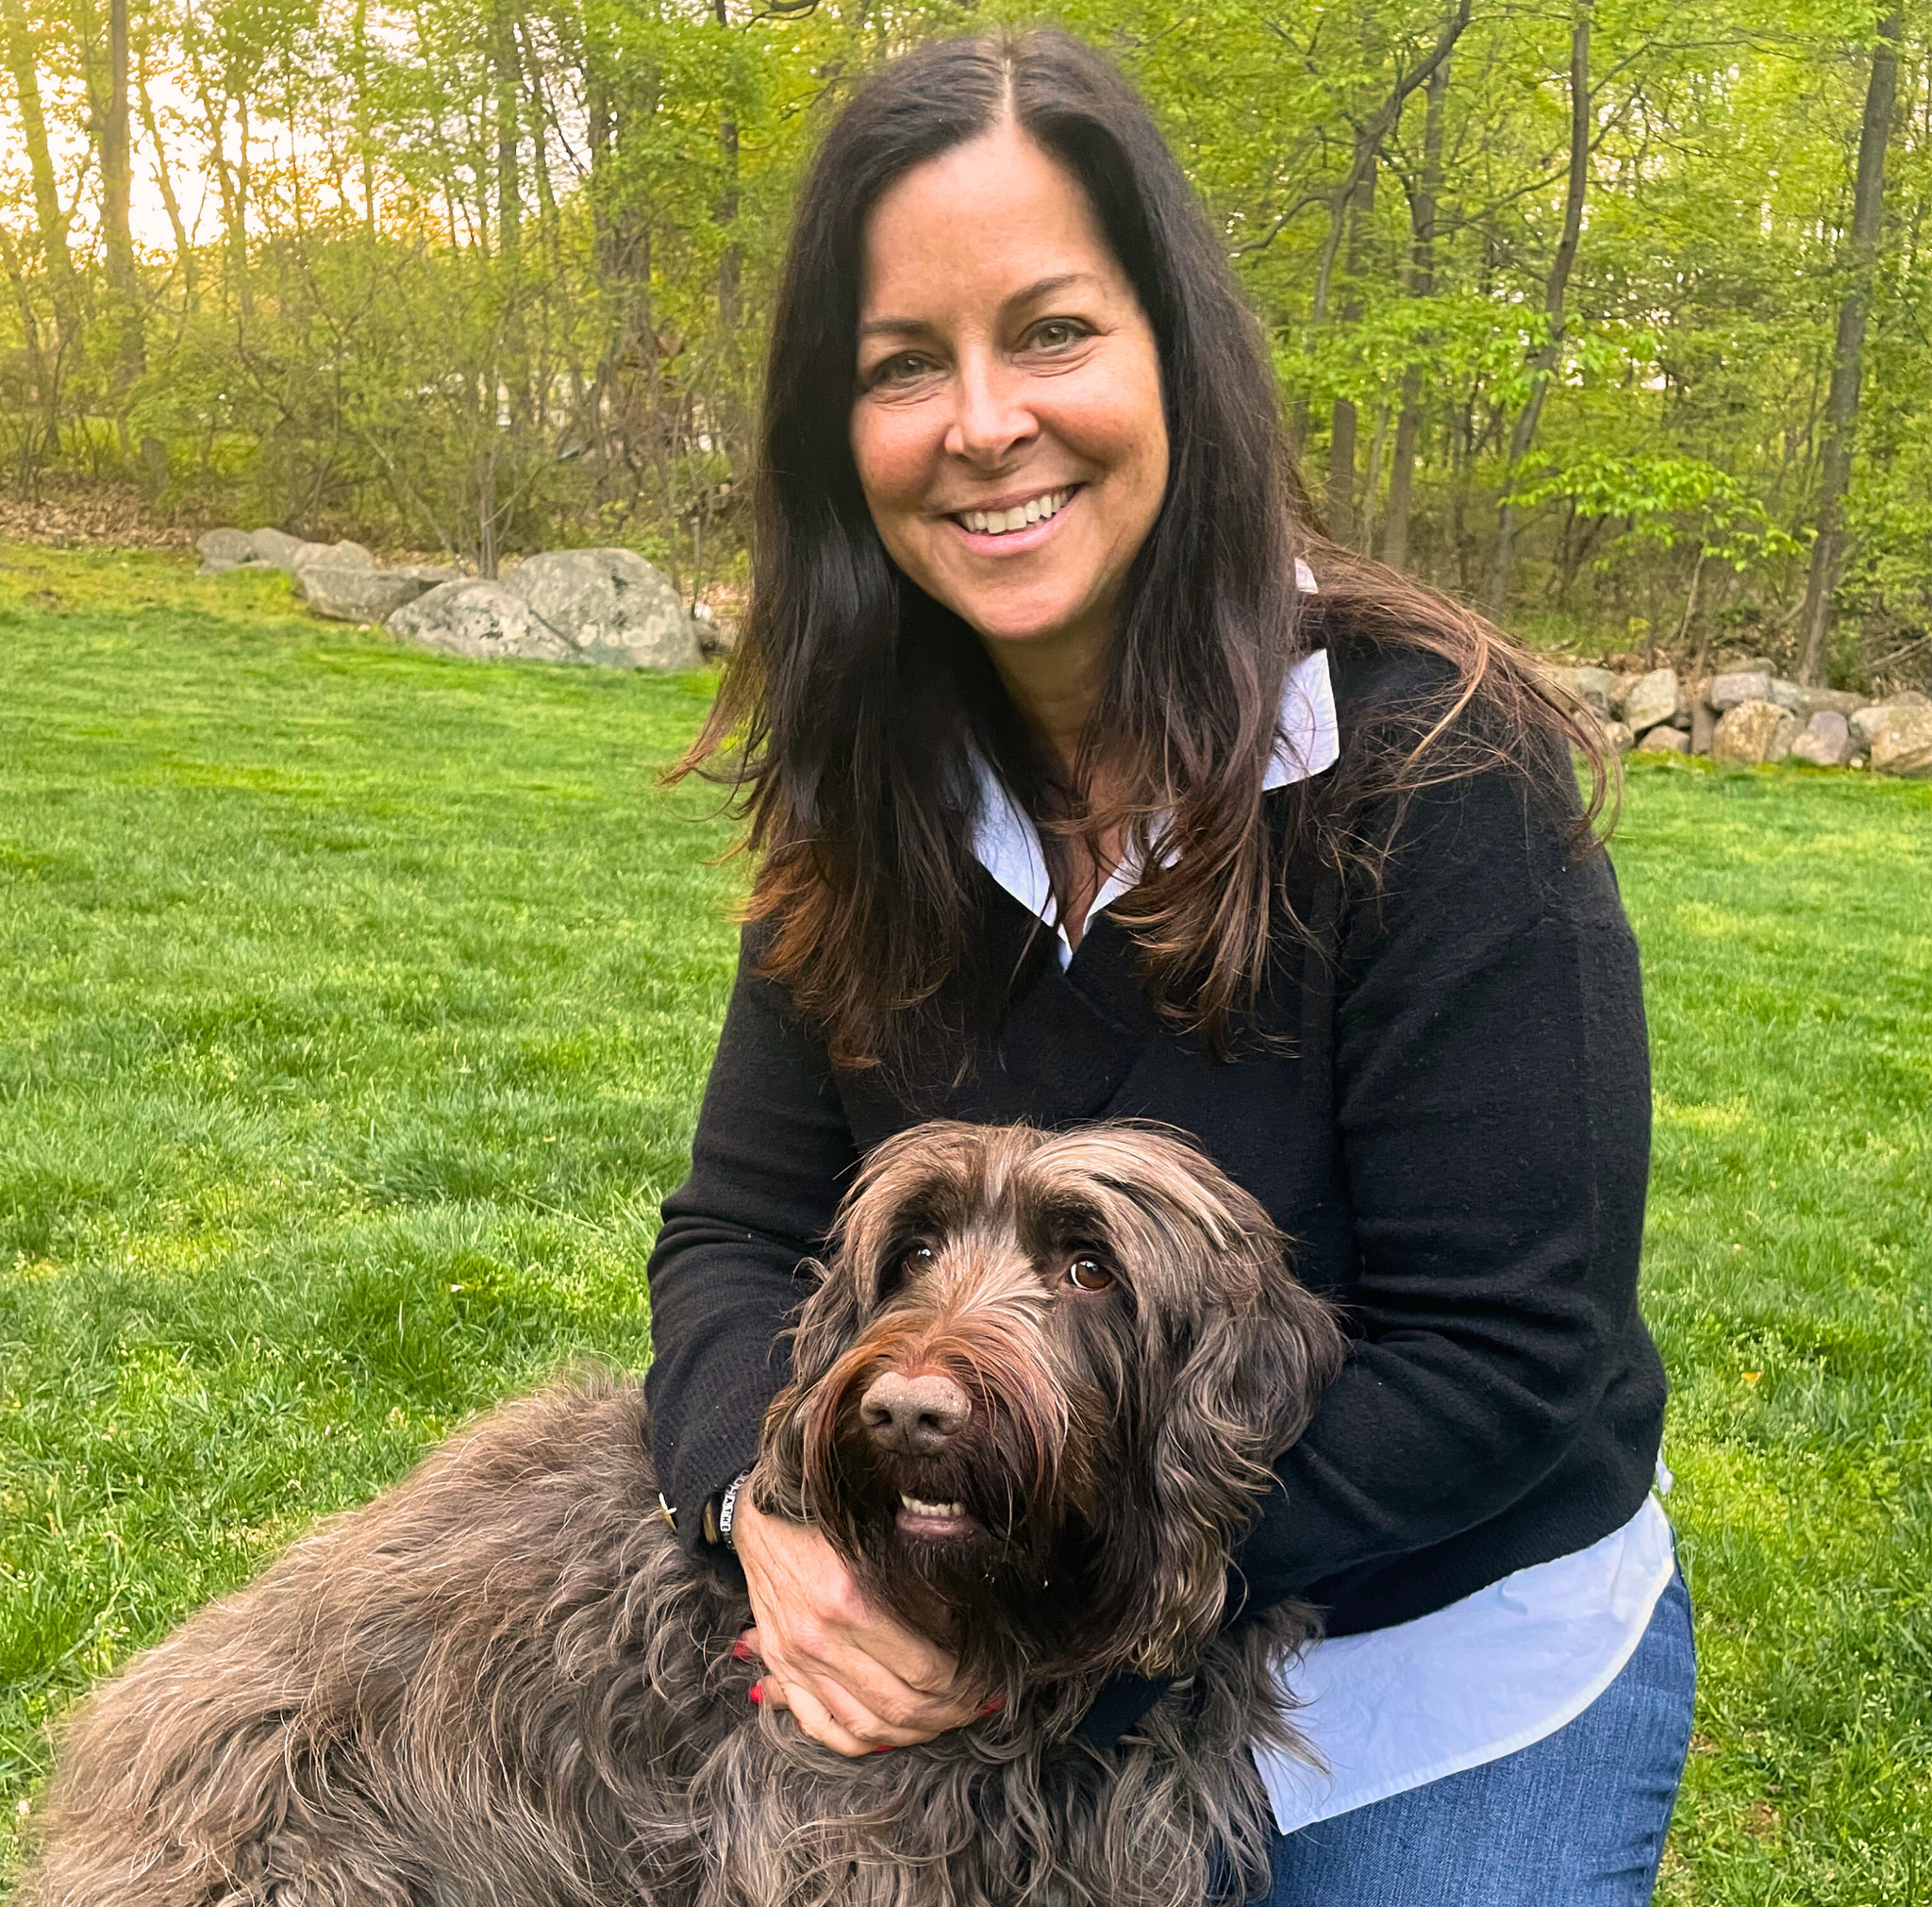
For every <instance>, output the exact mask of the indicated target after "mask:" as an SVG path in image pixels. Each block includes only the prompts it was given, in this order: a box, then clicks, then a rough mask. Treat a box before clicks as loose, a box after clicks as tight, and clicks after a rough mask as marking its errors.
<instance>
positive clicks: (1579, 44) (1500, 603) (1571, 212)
mask: <svg viewBox="0 0 1932 1907" xmlns="http://www.w3.org/2000/svg"><path fill="white" fill-rule="evenodd" d="M1593 5H1594V0H1576V13H1575V17H1574V20H1573V21H1572V23H1571V27H1570V178H1569V183H1568V184H1567V186H1566V187H1565V188H1564V192H1563V231H1562V236H1561V237H1560V238H1559V239H1558V241H1557V255H1556V257H1555V258H1554V259H1551V260H1550V276H1549V277H1548V279H1547V280H1546V281H1545V283H1544V287H1543V317H1544V319H1545V321H1546V325H1547V328H1548V334H1549V335H1548V337H1547V338H1546V340H1545V342H1544V343H1543V347H1542V349H1541V351H1539V352H1538V353H1537V354H1536V357H1535V358H1534V359H1533V360H1531V365H1530V372H1531V376H1533V378H1534V379H1535V382H1534V383H1533V384H1532V386H1531V388H1530V393H1529V402H1528V403H1527V404H1525V405H1524V407H1523V410H1522V411H1521V413H1520V414H1519V415H1518V417H1517V419H1516V428H1515V429H1514V431H1512V432H1511V433H1510V438H1509V460H1508V462H1507V465H1506V466H1505V468H1504V473H1503V504H1502V510H1501V511H1500V514H1499V518H1498V521H1497V525H1496V560H1495V562H1494V564H1493V565H1492V566H1491V570H1490V618H1491V621H1492V622H1501V621H1502V620H1503V617H1504V615H1505V613H1506V612H1507V610H1508V607H1509V593H1510V591H1511V590H1512V589H1513V588H1514V586H1515V582H1516V506H1515V504H1514V503H1512V502H1511V501H1510V499H1509V491H1510V487H1511V486H1512V485H1513V484H1514V483H1515V481H1516V472H1517V469H1518V467H1519V466H1520V465H1521V463H1522V462H1523V460H1524V458H1525V457H1526V456H1527V455H1528V454H1529V449H1530V446H1531V444H1533V443H1535V442H1536V427H1537V425H1538V423H1539V422H1540V421H1541V418H1542V414H1543V401H1544V399H1545V398H1546V397H1547V396H1548V395H1549V390H1550V379H1551V378H1552V377H1553V376H1556V373H1557V365H1558V364H1560V363H1561V362H1562V358H1563V326H1564V301H1565V299H1566V298H1567V296H1568V294H1569V291H1570V273H1571V271H1572V269H1573V268H1574V265H1575V263H1576V246H1577V242H1578V240H1579V239H1580V238H1581V236H1582V232H1583V196H1584V192H1585V191H1586V190H1587V189H1588V186H1589V183H1590V128H1591V111H1590V28H1591V8H1592V7H1593Z"/></svg>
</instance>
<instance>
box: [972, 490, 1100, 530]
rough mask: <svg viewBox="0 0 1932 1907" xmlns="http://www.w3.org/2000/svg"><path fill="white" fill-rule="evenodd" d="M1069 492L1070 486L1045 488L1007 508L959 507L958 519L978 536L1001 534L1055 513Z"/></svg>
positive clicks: (1070, 493) (1039, 521) (1059, 509)
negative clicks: (1046, 491)
mask: <svg viewBox="0 0 1932 1907" xmlns="http://www.w3.org/2000/svg"><path fill="white" fill-rule="evenodd" d="M1072 495H1073V492H1072V491H1071V490H1053V491H1049V492H1048V493H1046V494H1045V495H1044V496H1036V497H1034V498H1032V499H1031V500H1030V501H1028V502H1026V503H1023V504H1019V505H1017V506H1015V507H1014V508H1013V509H1011V510H961V511H960V512H959V521H960V522H961V523H963V524H964V525H965V526H966V527H967V528H968V529H970V530H974V531H976V532H977V533H978V534H979V535H981V536H1004V535H1005V534H1006V533H1007V532H1008V530H1011V529H1024V528H1025V527H1027V526H1028V525H1029V524H1035V523H1044V522H1045V521H1046V519H1047V518H1048V517H1050V516H1058V514H1059V513H1060V511H1061V510H1064V509H1066V507H1067V502H1068V499H1069V498H1070V497H1072Z"/></svg>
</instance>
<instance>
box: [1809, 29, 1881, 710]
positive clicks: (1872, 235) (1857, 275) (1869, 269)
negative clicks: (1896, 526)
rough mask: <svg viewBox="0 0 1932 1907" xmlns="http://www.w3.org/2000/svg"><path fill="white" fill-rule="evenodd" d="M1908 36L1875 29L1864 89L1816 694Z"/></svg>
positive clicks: (1817, 549)
mask: <svg viewBox="0 0 1932 1907" xmlns="http://www.w3.org/2000/svg"><path fill="white" fill-rule="evenodd" d="M1904 30H1905V16H1904V14H1903V13H1902V12H1893V13H1890V14H1888V15H1887V16H1886V18H1885V19H1883V20H1882V21H1880V22H1879V24H1878V43H1877V44H1876V45H1875V46H1874V48H1873V50H1872V75H1871V78H1870V79H1869V81H1868V82H1867V84H1866V87H1865V117H1864V121H1863V123H1862V124H1861V125H1860V126H1859V128H1858V176H1857V184H1856V185H1855V186H1854V188H1853V193H1852V230H1851V236H1850V239H1849V241H1848V242H1847V243H1846V246H1845V263H1846V265H1847V267H1848V270H1847V273H1846V278H1847V283H1846V286H1845V295H1844V299H1843V301H1842V302H1841V303H1840V306H1839V308H1838V342H1837V348H1836V350H1835V352H1834V354H1833V357H1832V364H1831V393H1830V395H1829V396H1828V397H1827V398H1826V399H1825V407H1824V455H1823V457H1822V459H1821V462H1822V464H1823V469H1822V472H1821V479H1820V484H1819V494H1818V535H1817V539H1816V540H1815V541H1814V542H1813V544H1812V545H1811V570H1810V574H1809V576H1808V577H1807V578H1806V581H1805V607H1804V611H1803V612H1802V616H1801V625H1802V627H1803V628H1804V631H1805V647H1804V652H1803V654H1802V655H1801V657H1800V658H1799V661H1798V679H1799V681H1801V682H1803V683H1806V684H1807V686H1812V687H1815V686H1816V685H1817V684H1818V683H1819V682H1820V681H1821V680H1822V679H1823V678H1824V661H1825V653H1824V651H1825V640H1826V638H1827V637H1828V636H1829V635H1830V633H1831V594H1832V591H1833V589H1834V588H1835V587H1836V586H1837V583H1838V571H1839V564H1840V560H1841V559H1842V557H1843V541H1844V539H1843V528H1842V525H1841V523H1840V511H1841V510H1842V508H1843V504H1844V496H1845V492H1846V490H1847V489H1848V488H1849V487H1850V485H1851V480H1852V448H1853V443H1854V440H1855V438H1856V437H1857V428H1858V385H1859V381H1860V378H1861V376H1862V374H1863V368H1864V354H1865V318H1866V313H1867V312H1868V311H1869V309H1871V303H1872V277H1873V272H1874V266H1875V265H1876V262H1877V258H1878V235H1879V230H1880V227H1881V226H1882V224H1883V222H1884V213H1885V148H1886V144H1887V142H1888V141H1889V140H1890V137H1891V115H1892V109H1893V106H1894V104H1895V102H1896V100H1897V96H1898V43H1899V38H1900V36H1901V34H1902V33H1903V32H1904Z"/></svg>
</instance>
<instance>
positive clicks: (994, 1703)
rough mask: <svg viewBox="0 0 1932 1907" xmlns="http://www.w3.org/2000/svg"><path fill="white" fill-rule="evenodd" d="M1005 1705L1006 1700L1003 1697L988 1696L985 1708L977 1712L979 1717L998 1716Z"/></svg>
mask: <svg viewBox="0 0 1932 1907" xmlns="http://www.w3.org/2000/svg"><path fill="white" fill-rule="evenodd" d="M1006 1705H1007V1698H1006V1697H1005V1696H1003V1695H990V1696H988V1697H987V1698H986V1706H985V1707H984V1708H983V1709H981V1710H980V1711H979V1712H980V1714H981V1715H998V1714H999V1712H1000V1711H1001V1710H1002V1709H1003V1708H1005V1707H1006Z"/></svg>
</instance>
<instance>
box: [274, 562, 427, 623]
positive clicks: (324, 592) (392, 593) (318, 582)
mask: <svg viewBox="0 0 1932 1907" xmlns="http://www.w3.org/2000/svg"><path fill="white" fill-rule="evenodd" d="M435 586H436V585H435V584H434V582H433V581H431V579H430V578H429V577H413V576H406V575H405V574H404V573H403V572H402V571H401V570H387V569H358V568H354V567H343V568H338V567H336V566H334V565H332V564H321V563H304V564H303V565H302V566H301V567H300V568H299V569H298V570H296V572H295V593H296V594H297V595H299V596H301V597H303V598H304V599H305V600H306V601H307V602H308V607H309V608H310V609H311V610H313V611H315V613H316V614H317V615H319V616H330V617H333V618H334V619H335V620H336V621H337V622H341V623H379V622H381V621H382V620H383V619H384V618H385V617H386V616H390V615H392V614H393V613H394V612H395V611H397V610H399V609H401V608H402V607H403V605H404V604H405V603H412V602H414V601H415V600H416V598H417V597H418V596H420V595H423V594H426V593H427V592H428V591H429V590H431V589H433V588H435Z"/></svg>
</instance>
